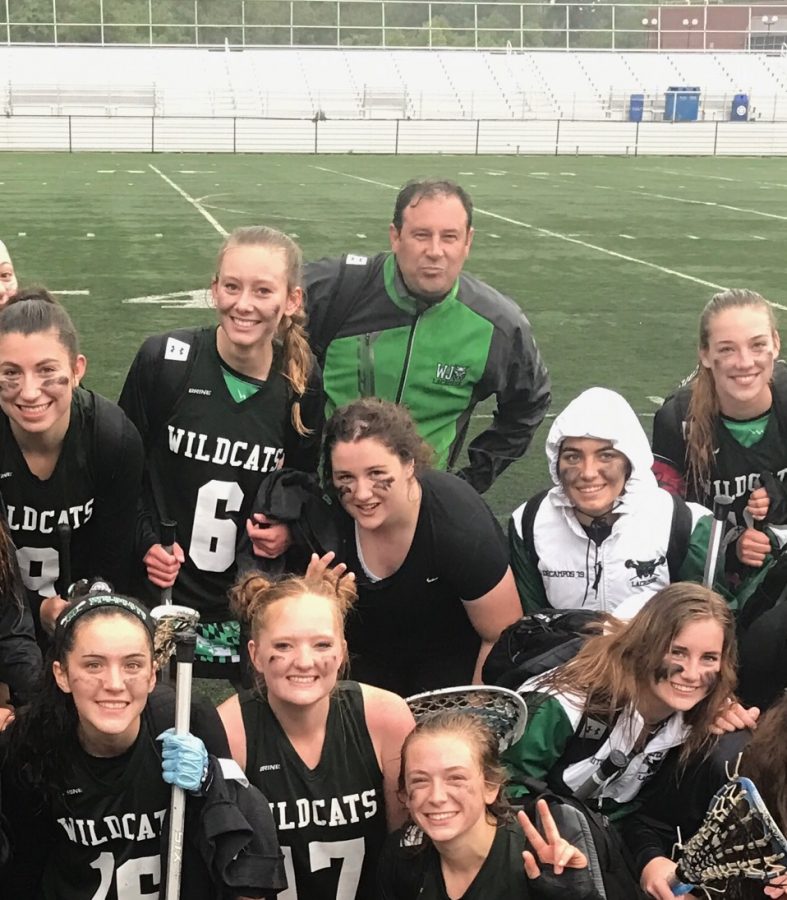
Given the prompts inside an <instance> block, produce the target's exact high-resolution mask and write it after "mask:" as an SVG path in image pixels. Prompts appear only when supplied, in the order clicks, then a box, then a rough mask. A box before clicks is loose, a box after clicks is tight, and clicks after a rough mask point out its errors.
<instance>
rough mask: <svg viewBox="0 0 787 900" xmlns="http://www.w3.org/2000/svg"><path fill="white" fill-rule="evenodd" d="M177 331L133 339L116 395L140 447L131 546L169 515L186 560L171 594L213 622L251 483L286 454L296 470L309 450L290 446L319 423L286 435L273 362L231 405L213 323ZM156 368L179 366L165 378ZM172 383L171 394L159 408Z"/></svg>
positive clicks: (285, 387)
mask: <svg viewBox="0 0 787 900" xmlns="http://www.w3.org/2000/svg"><path fill="white" fill-rule="evenodd" d="M176 334H178V335H180V336H181V337H183V338H187V339H188V341H186V340H181V337H178V338H175V337H173V336H171V335H170V336H167V335H159V336H156V337H154V338H149V339H148V340H147V341H146V342H145V343H144V344H143V345H142V347H141V348H140V350H139V352H138V353H137V357H136V359H135V360H134V363H133V364H132V367H131V370H130V371H129V374H128V377H127V379H126V384H125V385H124V387H123V391H122V394H121V398H120V404H121V406H122V407H123V408H124V409H125V410H126V411H127V412H128V414H129V416H130V417H131V419H132V421H134V422H135V424H137V426H138V427H139V429H140V433H141V434H142V437H143V439H144V440H145V445H146V447H147V449H148V459H147V467H148V472H147V475H146V489H145V495H144V497H143V501H142V509H141V511H140V526H139V535H138V541H139V552H140V555H141V556H144V554H145V553H146V552H147V550H148V549H149V547H150V546H151V545H152V544H154V543H156V542H157V541H158V539H159V538H158V535H159V521H160V520H161V519H163V518H165V517H166V518H169V519H172V520H174V521H175V522H176V523H177V540H178V543H179V544H180V545H181V547H182V548H183V551H184V553H185V556H186V561H185V563H184V564H183V565H182V566H181V569H180V571H179V573H178V578H177V581H176V582H175V585H174V587H173V599H174V601H175V602H176V603H182V604H185V605H187V606H190V607H193V608H194V609H197V610H198V611H199V612H200V613H201V615H202V620H203V621H206V622H215V621H222V620H223V619H226V618H228V612H227V590H228V588H229V587H230V586H231V585H232V583H233V581H234V580H235V574H236V562H235V560H236V547H237V543H238V538H239V536H240V535H242V533H243V530H244V529H245V522H246V519H247V517H248V515H249V512H250V508H251V503H252V501H253V499H254V497H255V495H256V493H257V490H258V489H259V486H260V483H261V481H262V480H263V479H264V477H265V475H266V473H268V472H270V471H272V470H273V469H276V468H278V467H280V466H281V465H282V464H283V462H284V459H285V455H286V456H287V460H288V465H290V466H295V467H297V466H298V464H299V461H304V460H310V461H316V458H315V457H314V456H312V454H311V451H309V452H307V453H304V454H302V455H299V449H302V448H300V447H299V445H300V444H305V445H308V446H309V447H311V445H312V444H314V442H315V440H316V441H317V442H319V430H320V422H318V423H317V425H316V428H315V429H314V430H313V432H312V433H311V434H310V435H309V436H308V438H306V439H303V440H302V439H301V438H300V436H299V435H297V433H295V430H294V428H293V426H292V421H291V413H292V402H293V398H292V392H291V390H290V387H289V382H288V381H287V379H286V378H285V377H284V376H283V375H281V374H280V373H279V372H278V371H276V370H275V368H274V369H272V370H271V372H270V375H269V377H268V379H267V380H266V381H261V382H257V383H256V385H257V387H258V390H257V391H256V392H255V393H254V394H252V395H251V396H250V397H247V398H246V399H245V400H243V401H242V402H240V403H238V402H236V401H235V400H234V399H233V398H232V396H231V394H230V392H229V389H228V387H227V384H226V382H225V380H224V375H223V372H222V367H224V368H227V366H226V364H224V363H223V362H222V360H221V358H220V356H219V354H218V351H217V349H216V329H215V328H204V329H192V330H190V331H184V332H176ZM165 366H176V367H178V368H177V370H176V372H175V374H173V375H170V374H169V370H168V369H165V368H164V367H165ZM156 372H162V373H164V374H163V375H162V376H161V381H162V382H165V383H166V384H159V383H158V381H157V379H156V377H155V373H156ZM178 379H180V381H178ZM171 383H174V384H175V385H176V391H177V396H174V397H171V398H168V399H170V400H171V403H170V404H169V405H168V406H166V408H163V406H164V404H163V400H162V394H166V393H167V388H170V389H172V388H171ZM159 415H161V416H162V421H161V422H159V421H156V419H157V416H159ZM310 424H311V422H309V421H308V417H307V425H310ZM315 453H316V448H315Z"/></svg>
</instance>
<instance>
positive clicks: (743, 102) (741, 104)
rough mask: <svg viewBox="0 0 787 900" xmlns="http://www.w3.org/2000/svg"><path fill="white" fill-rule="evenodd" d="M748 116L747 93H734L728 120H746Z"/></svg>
mask: <svg viewBox="0 0 787 900" xmlns="http://www.w3.org/2000/svg"><path fill="white" fill-rule="evenodd" d="M748 118H749V95H748V94H736V95H735V96H734V97H733V98H732V109H731V110H730V121H732V122H746V121H747V120H748Z"/></svg>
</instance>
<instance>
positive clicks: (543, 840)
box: [517, 800, 588, 880]
mask: <svg viewBox="0 0 787 900" xmlns="http://www.w3.org/2000/svg"><path fill="white" fill-rule="evenodd" d="M536 809H537V810H538V814H539V816H540V817H541V824H542V826H543V828H544V837H542V836H541V834H540V833H539V831H538V829H537V828H536V827H535V825H533V823H532V822H531V821H530V819H529V818H528V817H527V815H526V814H525V813H524V812H520V813H518V814H517V819H518V820H519V824H520V825H521V826H522V831H524V833H525V837H526V838H527V842H528V843H529V844H530V846H531V847H532V848H533V850H534V851H535V854H536V856H538V862H536V857H535V856H534V855H533V853H531V852H530V851H529V850H525V851H524V853H523V854H522V858H523V860H524V862H525V874H526V875H527V877H528V878H530V879H531V880H534V879H536V878H539V877H540V876H541V868H540V867H539V864H538V863H541V864H543V865H548V866H552V869H553V871H554V873H555V875H561V874H562V872H563V870H564V869H565V868H566V867H568V868H569V869H585V868H587V864H588V861H587V857H586V856H585V855H584V854H583V853H581V852H580V851H579V850H578V849H577V848H576V847H574V846H573V845H572V844H569V843H568V841H566V840H565V839H564V838H562V837H561V836H560V832H559V831H558V830H557V825H556V824H555V820H554V819H553V818H552V813H551V812H550V811H549V806H548V805H547V802H546V800H539V801H538V802H537V803H536Z"/></svg>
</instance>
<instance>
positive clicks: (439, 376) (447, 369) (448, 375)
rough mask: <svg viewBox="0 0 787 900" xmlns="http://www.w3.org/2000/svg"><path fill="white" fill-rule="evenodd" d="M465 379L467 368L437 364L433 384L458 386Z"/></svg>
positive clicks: (449, 364)
mask: <svg viewBox="0 0 787 900" xmlns="http://www.w3.org/2000/svg"><path fill="white" fill-rule="evenodd" d="M465 378H467V366H456V365H453V364H452V363H437V367H436V369H435V374H434V379H433V380H434V383H435V384H450V385H460V384H462V382H463V381H464V380H465Z"/></svg>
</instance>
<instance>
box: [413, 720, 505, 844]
mask: <svg viewBox="0 0 787 900" xmlns="http://www.w3.org/2000/svg"><path fill="white" fill-rule="evenodd" d="M404 790H405V805H406V806H407V809H408V810H409V812H410V815H411V816H412V819H413V821H414V822H415V823H416V825H418V826H419V827H420V828H421V829H422V830H423V831H424V832H425V833H426V834H427V835H428V836H429V837H430V838H431V839H432V841H433V842H434V843H435V844H436V845H440V844H447V843H449V842H452V841H456V840H457V839H462V838H465V837H467V836H468V835H471V834H473V833H475V832H476V831H479V830H483V829H486V828H489V827H494V826H491V825H490V821H489V819H488V816H487V807H488V806H489V804H491V803H493V802H494V800H495V799H496V798H497V795H498V794H499V792H500V785H497V784H489V783H487V782H486V781H485V779H484V772H483V769H482V767H481V762H480V760H479V759H478V753H477V752H476V751H475V749H474V747H473V746H472V744H471V743H470V742H469V741H468V740H467V739H466V738H465V737H464V736H463V735H461V734H456V733H452V732H441V733H437V734H423V735H417V736H415V737H413V738H412V739H411V740H410V742H409V744H408V745H407V749H406V755H405V760H404Z"/></svg>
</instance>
